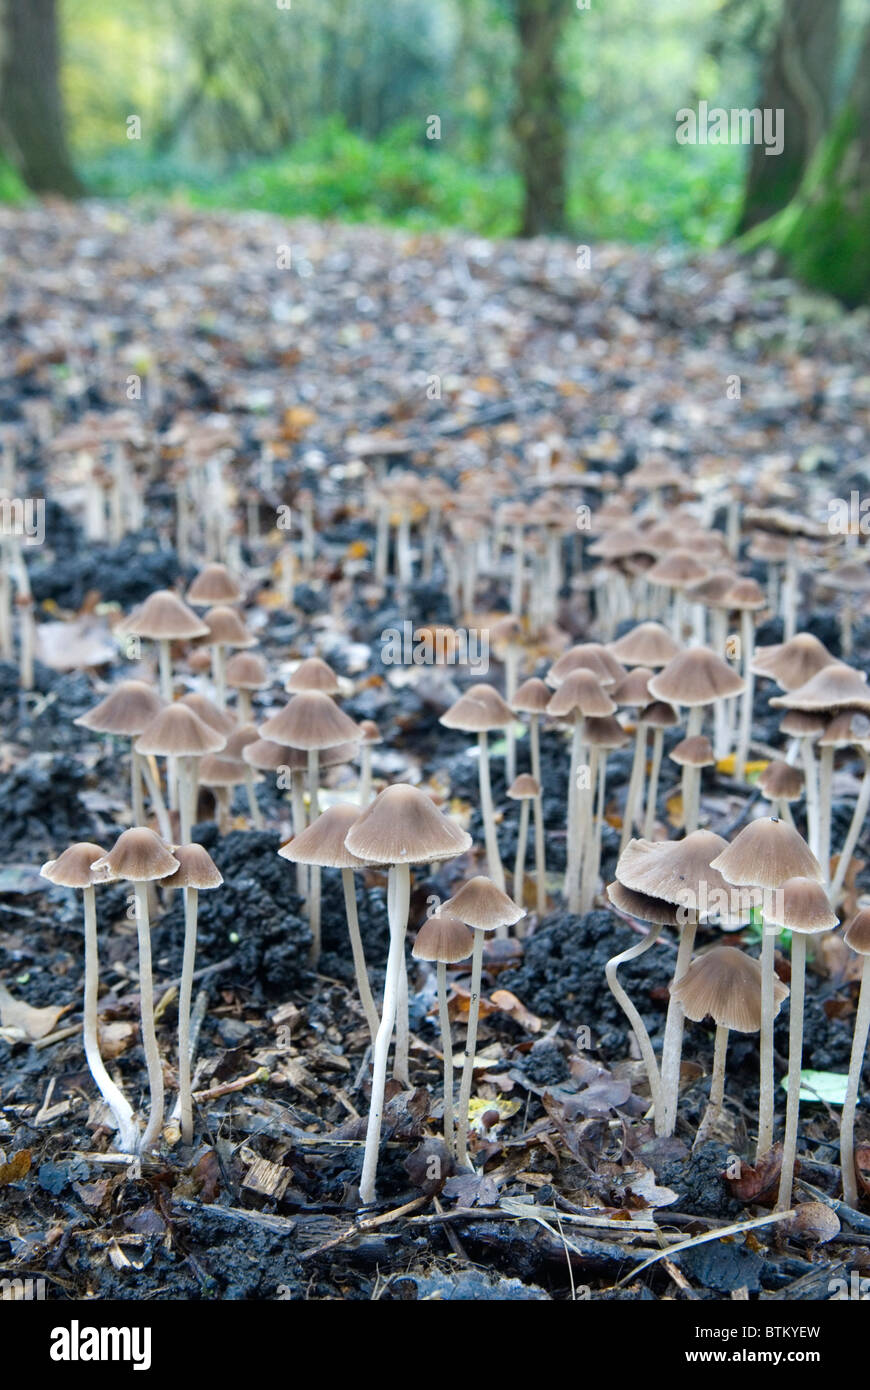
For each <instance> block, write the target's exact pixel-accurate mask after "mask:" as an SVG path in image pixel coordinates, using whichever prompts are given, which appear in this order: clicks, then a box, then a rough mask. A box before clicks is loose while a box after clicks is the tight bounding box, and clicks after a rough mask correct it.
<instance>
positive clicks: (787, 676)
mask: <svg viewBox="0 0 870 1390" xmlns="http://www.w3.org/2000/svg"><path fill="white" fill-rule="evenodd" d="M833 664H835V662H834V657H833V656H832V655H831V653H830V652H829V651H828V649H827V647H826V646H824V644H823V643H822V642H820V641H819V639H818V637H814V636H813V634H812V633H811V632H799V633H797V635H796V636H795V637H792V638H791V639H790V640H789V641H788V642H779V643H777V644H776V645H775V646H772V647H757V648H756V650H755V656H754V657H753V661H752V669H753V671H754V672H755V673H756V675H759V676H767V677H769V679H770V680H773V681H776V683H777V685H778V686H780V688H781V689H782V690H797V689H799V688H800V686H802V685H806V683H807V681H808V680H810V679H811V678H812V677H813V676H816V675H818V673H819V671H823V670H824V668H825V667H826V666H831V665H833Z"/></svg>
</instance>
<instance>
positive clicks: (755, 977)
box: [671, 946, 788, 1033]
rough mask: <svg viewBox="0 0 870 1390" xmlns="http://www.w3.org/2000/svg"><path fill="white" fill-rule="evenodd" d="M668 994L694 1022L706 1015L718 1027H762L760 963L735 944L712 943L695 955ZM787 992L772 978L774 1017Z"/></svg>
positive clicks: (741, 1029)
mask: <svg viewBox="0 0 870 1390" xmlns="http://www.w3.org/2000/svg"><path fill="white" fill-rule="evenodd" d="M671 994H672V995H673V997H674V998H675V999H677V1000H679V1002H680V1004H681V1005H682V1008H683V1013H684V1014H685V1015H686V1017H687V1018H691V1019H692V1020H693V1021H694V1022H695V1023H700V1022H701V1021H702V1020H703V1019H705V1018H707V1017H708V1016H709V1017H710V1018H712V1019H713V1022H714V1023H716V1024H717V1026H718V1027H720V1028H733V1029H734V1030H735V1031H736V1032H738V1033H757V1032H758V1030H759V1029H760V1027H761V966H760V965H759V963H758V961H757V960H753V958H752V956H747V955H746V953H745V952H744V951H741V950H738V948H737V947H736V946H714V947H713V949H712V951H707V952H706V953H705V954H704V955H703V956H698V958H697V959H696V960H693V961H692V964H691V965H690V966H689V968H688V970H687V971H686V973H685V975H684V976H683V977H682V979H681V980H679V981H678V982H677V984H674V985H671ZM787 996H788V988H787V986H786V985H784V984H783V983H782V981H781V980H779V979H774V982H773V1001H774V1017H775V1016H776V1014H777V1013H779V1009H780V1005H781V1004H782V1001H783V1000H784V999H785V998H787Z"/></svg>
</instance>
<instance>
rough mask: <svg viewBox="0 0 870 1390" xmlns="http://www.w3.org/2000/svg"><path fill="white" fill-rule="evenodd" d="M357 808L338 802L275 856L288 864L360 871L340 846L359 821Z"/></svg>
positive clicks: (358, 864) (357, 861)
mask: <svg viewBox="0 0 870 1390" xmlns="http://www.w3.org/2000/svg"><path fill="white" fill-rule="evenodd" d="M360 814H361V813H360V808H359V807H358V806H350V805H348V803H347V802H344V801H342V802H338V803H337V804H336V805H335V806H330V807H329V809H328V810H326V811H324V812H323V814H322V815H319V816H318V817H317V819H316V820H314V821H312V822H311V824H310V825H309V826H306V828H305V829H304V830H301V831H300V832H299V834H298V835H295V836H294V837H293V839H292V840H290V841H289V842H288V843H287V844H286V845H282V846H281V848H280V849H279V851H278V853H279V855H280V856H281V858H282V859H289V860H290V862H291V864H319V865H320V867H321V868H323V869H361V868H363V867H364V863H365V861H364V860H362V859H358V858H357V856H356V855H355V854H351V852H350V850H349V849H348V848H347V846H346V844H345V843H344V841H345V837H346V835H347V832H348V831H349V830H350V828H351V826H353V825H356V823H357V821H358V820H359V818H360Z"/></svg>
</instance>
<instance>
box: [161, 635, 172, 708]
mask: <svg viewBox="0 0 870 1390" xmlns="http://www.w3.org/2000/svg"><path fill="white" fill-rule="evenodd" d="M157 646H158V650H159V653H160V658H159V659H160V694H161V695H162V696H163V698H164V700H165V701H166V703H167V704H169V705H171V704H172V652H171V650H170V647H169V639H168V638H167V637H161V638H160V640H159V641H158V643H157Z"/></svg>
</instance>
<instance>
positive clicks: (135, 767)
mask: <svg viewBox="0 0 870 1390" xmlns="http://www.w3.org/2000/svg"><path fill="white" fill-rule="evenodd" d="M162 709H163V701H162V699H161V698H160V696H159V695H158V694H157V692H156V690H152V689H151V686H150V685H146V684H145V682H144V681H120V682H119V683H118V684H117V685H115V686H113V687H112V689H111V690H110V691H109V693H108V695H106V696H105V698H104V699H102V700H100V702H99V704H96V705H94V707H93V709H89V710H87V711H86V712H85V713H84V714H80V715H79V717H78V719H74V720H73V723H74V724H77V725H78V726H79V728H82V729H90V730H92V732H94V733H98V734H112V735H114V736H115V737H117V738H128V739H130V803H131V809H132V813H133V821H134V823H135V824H136V825H144V824H145V798H144V795H143V791H142V784H143V782H144V783H145V785H146V786H147V788H148V791H149V793H150V795H151V803H152V805H153V807H154V814H155V815H156V817H157V824H158V825H159V827H160V833H161V835H163V836H164V838H167V839H168V838H170V828H169V816H168V813H167V810H166V803H165V802H164V800H163V796H162V793H161V791H160V783H159V781H157V779H156V778H155V777H153V776H152V774H151V769H150V768H149V767H148V765H147V764H146V763H145V762H144V760H143V758H142V755H141V754H140V753H137V752H136V748H135V746H134V744H133V740H134V739H135V738H136V736H137V735H138V734H141V733H142V730H143V729H144V728H145V727H146V725H148V724H150V723H151V720H152V719H154V718H155V717H156V716H157V715H158V714H159V713H160V711H161V710H162Z"/></svg>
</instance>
